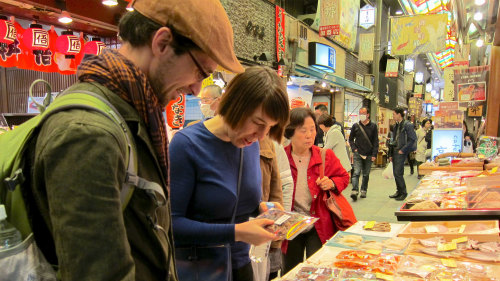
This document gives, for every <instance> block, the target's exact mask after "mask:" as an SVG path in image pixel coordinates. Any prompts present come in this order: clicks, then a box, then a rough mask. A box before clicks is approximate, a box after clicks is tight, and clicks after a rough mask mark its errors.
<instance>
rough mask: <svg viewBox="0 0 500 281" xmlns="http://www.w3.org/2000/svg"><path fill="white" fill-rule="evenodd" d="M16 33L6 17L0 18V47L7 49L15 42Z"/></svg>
mask: <svg viewBox="0 0 500 281" xmlns="http://www.w3.org/2000/svg"><path fill="white" fill-rule="evenodd" d="M16 36H17V32H16V28H15V27H14V24H13V23H12V22H11V21H9V20H8V18H7V17H6V16H0V47H3V48H5V47H7V45H9V44H12V43H13V42H14V40H16Z"/></svg>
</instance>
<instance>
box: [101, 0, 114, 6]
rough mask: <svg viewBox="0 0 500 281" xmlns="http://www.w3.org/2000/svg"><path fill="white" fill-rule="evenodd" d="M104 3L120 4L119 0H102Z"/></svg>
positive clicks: (110, 4)
mask: <svg viewBox="0 0 500 281" xmlns="http://www.w3.org/2000/svg"><path fill="white" fill-rule="evenodd" d="M102 4H104V5H106V6H110V7H112V6H116V5H118V1H117V0H102Z"/></svg>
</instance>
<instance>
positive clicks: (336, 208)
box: [319, 149, 357, 230]
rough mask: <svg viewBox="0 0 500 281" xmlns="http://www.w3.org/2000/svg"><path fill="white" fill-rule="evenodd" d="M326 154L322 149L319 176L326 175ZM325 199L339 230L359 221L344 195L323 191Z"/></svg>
mask: <svg viewBox="0 0 500 281" xmlns="http://www.w3.org/2000/svg"><path fill="white" fill-rule="evenodd" d="M325 155H326V149H321V166H320V167H319V177H320V178H323V177H324V176H325ZM323 201H324V202H325V204H326V206H327V207H328V209H329V210H330V215H331V217H332V221H333V223H334V225H335V227H336V228H337V229H338V230H346V229H347V228H349V227H350V226H352V225H353V224H355V223H356V222H357V219H356V215H355V214H354V211H353V209H352V207H351V204H349V202H348V201H347V199H346V198H345V197H344V195H342V193H340V192H339V193H338V194H337V193H336V192H334V191H333V190H328V191H325V192H323Z"/></svg>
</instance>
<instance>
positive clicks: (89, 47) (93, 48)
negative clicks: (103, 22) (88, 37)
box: [83, 37, 106, 56]
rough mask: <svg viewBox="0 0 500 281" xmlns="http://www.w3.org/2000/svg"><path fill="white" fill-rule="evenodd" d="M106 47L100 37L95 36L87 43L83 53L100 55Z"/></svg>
mask: <svg viewBox="0 0 500 281" xmlns="http://www.w3.org/2000/svg"><path fill="white" fill-rule="evenodd" d="M105 48H106V44H104V43H103V42H101V39H100V38H97V37H94V38H92V41H89V42H87V43H85V46H84V47H83V54H84V55H87V54H89V55H94V56H98V55H100V54H101V53H102V50H104V49H105Z"/></svg>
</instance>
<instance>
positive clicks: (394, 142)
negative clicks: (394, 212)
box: [389, 107, 417, 201]
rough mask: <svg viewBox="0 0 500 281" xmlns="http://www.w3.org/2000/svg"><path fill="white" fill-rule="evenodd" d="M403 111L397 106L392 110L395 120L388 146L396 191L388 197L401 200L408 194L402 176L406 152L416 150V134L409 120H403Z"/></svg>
mask: <svg viewBox="0 0 500 281" xmlns="http://www.w3.org/2000/svg"><path fill="white" fill-rule="evenodd" d="M404 116H405V111H404V109H403V108H401V107H398V108H396V109H395V110H394V113H393V117H394V121H396V125H395V126H394V133H393V134H392V138H391V143H390V146H389V161H392V168H393V172H394V180H395V181H396V188H397V191H396V193H394V194H393V195H390V196H389V197H390V198H395V199H396V200H398V201H402V200H404V199H405V198H406V196H407V195H408V194H407V192H406V183H405V179H404V177H403V175H404V171H405V170H404V168H405V159H406V157H407V156H408V154H409V153H410V152H412V151H415V150H416V143H417V135H416V134H415V128H414V126H413V124H412V123H411V122H408V121H405V120H404Z"/></svg>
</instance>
